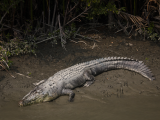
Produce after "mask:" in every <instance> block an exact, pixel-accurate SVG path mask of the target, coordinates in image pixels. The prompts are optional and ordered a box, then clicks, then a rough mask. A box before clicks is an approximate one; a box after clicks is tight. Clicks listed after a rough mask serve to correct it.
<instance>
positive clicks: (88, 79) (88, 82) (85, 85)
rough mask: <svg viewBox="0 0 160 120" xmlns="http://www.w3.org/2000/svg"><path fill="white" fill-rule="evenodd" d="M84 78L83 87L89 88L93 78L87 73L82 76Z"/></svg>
mask: <svg viewBox="0 0 160 120" xmlns="http://www.w3.org/2000/svg"><path fill="white" fill-rule="evenodd" d="M84 75H85V78H86V83H85V84H84V85H83V86H84V87H89V86H90V85H91V84H93V83H94V81H95V77H94V76H93V75H91V74H89V73H86V74H84Z"/></svg>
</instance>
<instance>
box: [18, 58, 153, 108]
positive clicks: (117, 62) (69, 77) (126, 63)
mask: <svg viewBox="0 0 160 120" xmlns="http://www.w3.org/2000/svg"><path fill="white" fill-rule="evenodd" d="M112 69H127V70H131V71H135V72H137V73H139V74H141V75H142V76H144V77H146V78H148V79H149V80H154V79H155V78H154V77H153V74H152V73H151V71H150V70H149V69H148V67H147V66H146V65H144V63H143V62H142V61H137V60H133V59H130V58H123V57H108V58H101V59H96V60H92V61H89V62H84V63H81V64H77V65H74V66H71V67H69V68H66V69H64V70H61V71H59V72H57V73H56V74H54V75H53V76H51V77H50V78H48V79H47V80H43V81H40V82H39V83H38V85H37V86H36V87H35V88H34V90H32V91H31V92H29V93H28V94H27V95H26V96H24V97H23V99H22V100H21V101H20V102H19V106H26V105H30V104H33V103H39V102H47V101H51V100H54V99H56V98H57V97H59V96H61V95H69V101H73V98H74V96H75V94H74V92H73V91H72V89H74V88H76V87H78V86H82V85H84V86H86V87H88V86H90V85H91V84H93V83H94V81H95V79H94V76H96V75H98V74H100V73H102V72H105V71H109V70H112Z"/></svg>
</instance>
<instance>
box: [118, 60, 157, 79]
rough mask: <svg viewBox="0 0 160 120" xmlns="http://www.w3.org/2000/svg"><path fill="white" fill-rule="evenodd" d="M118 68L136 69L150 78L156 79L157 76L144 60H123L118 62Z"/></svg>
mask: <svg viewBox="0 0 160 120" xmlns="http://www.w3.org/2000/svg"><path fill="white" fill-rule="evenodd" d="M117 68H123V69H128V70H131V71H135V72H137V73H139V74H141V75H142V76H144V77H146V78H148V79H149V80H154V79H155V77H154V75H153V74H152V72H151V70H150V69H149V68H148V67H147V66H146V65H145V64H144V63H143V62H142V61H122V62H120V63H119V64H117Z"/></svg>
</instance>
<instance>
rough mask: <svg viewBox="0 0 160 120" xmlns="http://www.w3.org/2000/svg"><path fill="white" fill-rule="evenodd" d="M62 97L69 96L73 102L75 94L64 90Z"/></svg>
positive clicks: (69, 90)
mask: <svg viewBox="0 0 160 120" xmlns="http://www.w3.org/2000/svg"><path fill="white" fill-rule="evenodd" d="M62 95H69V102H73V99H74V96H75V93H74V92H73V91H72V90H71V89H63V90H62Z"/></svg>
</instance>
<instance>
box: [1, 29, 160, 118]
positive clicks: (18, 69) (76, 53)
mask: <svg viewBox="0 0 160 120" xmlns="http://www.w3.org/2000/svg"><path fill="white" fill-rule="evenodd" d="M104 29H105V31H102V32H101V33H99V34H97V33H94V32H92V33H88V34H86V36H88V37H93V38H94V37H95V36H98V37H97V38H96V40H98V41H100V42H95V43H94V42H93V41H89V40H83V39H81V40H80V41H81V42H78V43H76V42H73V41H72V42H71V41H70V42H68V43H67V45H66V49H67V51H65V50H64V49H63V48H62V47H61V46H60V44H59V45H56V46H53V47H52V45H51V43H49V42H46V43H42V44H40V45H39V46H38V50H37V56H32V55H30V56H29V55H23V56H15V57H12V58H11V60H12V61H13V63H14V64H13V65H12V66H11V69H10V73H11V74H12V75H14V76H15V77H16V79H14V78H12V77H11V76H10V75H9V74H8V73H7V72H6V71H0V120H22V119H23V120H37V119H38V120H44V119H46V120H51V119H52V120H53V119H56V120H60V119H66V120H68V119H76V120H82V119H83V120H88V119H92V120H100V119H101V120H106V119H110V120H117V119H119V120H135V119H136V120H151V119H152V120H153V119H154V120H158V119H159V117H160V114H159V113H160V112H159V111H160V102H159V101H160V53H159V51H160V45H159V44H157V43H154V42H151V41H143V40H141V38H128V37H126V36H125V35H123V34H122V33H119V34H114V33H113V32H109V31H108V30H107V29H106V28H104ZM81 34H83V33H81ZM84 42H85V43H84ZM86 44H87V45H86ZM110 56H121V57H129V58H134V59H138V60H140V61H143V62H144V63H145V64H146V65H147V66H148V67H149V68H150V69H151V71H152V72H153V74H154V75H155V77H156V80H154V81H149V80H148V79H146V78H144V77H142V76H141V75H139V74H138V73H135V72H132V71H127V70H112V71H108V72H104V73H102V74H100V75H98V76H96V81H95V83H94V84H92V85H91V86H89V87H87V88H86V87H79V88H76V89H74V92H75V93H76V96H75V99H74V102H71V103H70V102H68V101H67V100H68V96H61V97H59V98H57V99H56V100H54V101H52V102H46V103H40V104H34V105H31V106H27V107H18V102H19V100H21V99H22V98H23V96H24V95H26V94H27V93H28V92H29V91H30V90H32V89H33V88H34V85H33V83H35V82H38V81H40V80H43V79H47V78H48V77H50V76H52V75H53V74H55V73H56V72H57V71H59V70H61V69H64V68H67V67H70V66H72V65H75V64H77V63H81V62H85V61H89V60H93V59H97V58H102V57H110Z"/></svg>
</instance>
